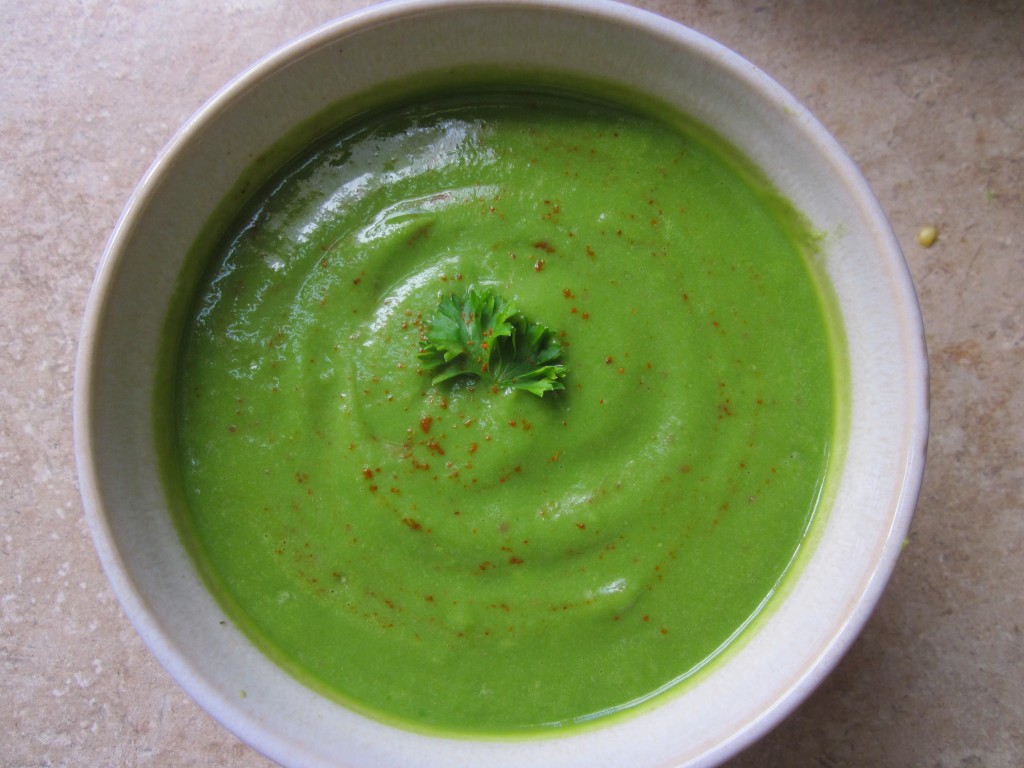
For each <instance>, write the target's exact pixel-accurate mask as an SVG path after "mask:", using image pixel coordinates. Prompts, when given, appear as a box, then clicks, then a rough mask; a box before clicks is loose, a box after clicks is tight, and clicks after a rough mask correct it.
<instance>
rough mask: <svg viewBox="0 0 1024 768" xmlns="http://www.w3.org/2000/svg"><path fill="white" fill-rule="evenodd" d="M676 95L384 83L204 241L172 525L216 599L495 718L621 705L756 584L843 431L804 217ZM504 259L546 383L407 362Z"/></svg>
mask: <svg viewBox="0 0 1024 768" xmlns="http://www.w3.org/2000/svg"><path fill="white" fill-rule="evenodd" d="M746 168H747V166H746V164H745V163H744V162H743V161H742V160H741V159H739V158H737V157H735V156H734V155H733V154H732V153H731V150H729V149H728V148H727V147H725V146H724V145H720V144H716V143H715V142H714V141H711V140H709V139H708V138H707V137H706V136H705V135H704V134H703V133H699V132H693V131H688V130H686V129H685V126H684V125H683V124H682V122H681V121H670V120H660V119H654V118H651V117H649V116H644V115H641V114H635V113H633V112H630V111H626V110H618V109H616V108H613V107H610V106H608V105H604V104H598V103H595V102H592V101H587V100H584V99H576V98H571V97H568V96H556V95H545V94H541V93H532V94H531V93H512V92H495V93H493V94H491V95H489V96H488V95H481V94H465V95H463V96H462V97H452V98H447V99H438V100H433V101H431V102H430V103H428V104H422V105H419V106H414V107H406V108H403V109H399V110H395V111H383V112H375V113H373V114H371V115H369V116H365V117H363V118H361V119H359V120H358V121H356V122H353V123H350V124H348V125H347V126H346V127H345V128H344V129H343V130H342V131H341V132H339V133H336V134H334V135H332V136H330V137H329V138H328V139H326V140H323V141H322V142H320V143H319V144H318V145H316V146H314V147H312V148H310V149H308V150H307V151H306V152H305V153H303V154H302V155H301V156H300V157H299V158H298V159H296V160H294V161H293V162H292V163H291V164H290V165H289V166H288V167H287V168H286V169H285V170H284V171H283V172H281V173H279V174H278V176H277V177H275V179H274V180H273V183H272V184H271V185H269V186H268V187H266V189H265V190H264V193H262V194H261V195H258V196H257V197H256V198H255V199H256V201H257V202H256V203H255V204H253V205H251V206H250V208H249V209H247V210H245V211H243V212H242V213H241V214H240V215H239V216H238V218H237V220H236V223H235V224H234V225H233V228H232V229H231V230H230V232H229V235H228V237H227V238H226V239H225V240H224V241H223V242H220V243H213V244H209V245H208V246H203V247H206V248H207V250H208V251H210V252H211V253H212V255H211V267H210V269H209V271H208V273H207V276H206V277H205V278H204V280H203V281H202V283H201V285H200V287H199V289H198V294H197V298H196V299H195V302H194V308H193V311H192V314H191V316H190V317H189V319H188V322H187V324H186V328H185V331H184V334H183V339H182V342H181V349H180V355H179V357H178V361H177V366H178V373H177V379H176V382H177V383H176V395H175V400H176V415H175V420H176V440H177V443H176V452H177V464H178V466H179V468H180V483H181V486H182V487H183V489H184V496H185V499H186V501H187V505H186V506H187V512H186V513H185V514H184V515H183V519H182V521H181V527H182V530H183V533H184V536H185V538H186V540H187V541H188V543H189V546H190V547H191V548H192V549H193V551H194V552H195V555H196V558H197V562H198V563H199V564H200V567H201V569H202V571H203V572H204V574H205V575H206V577H207V578H208V579H209V581H210V583H211V584H212V586H213V588H214V591H215V593H216V594H218V595H219V596H220V598H221V599H222V601H223V603H224V605H225V606H226V607H227V609H228V611H229V613H230V614H231V615H232V616H233V617H234V618H235V620H236V621H237V622H238V623H239V624H240V625H241V626H243V627H244V628H245V629H246V630H247V631H248V632H249V633H250V634H251V636H252V637H253V638H254V639H255V640H256V642H258V643H259V644H260V645H261V647H263V648H264V649H265V650H266V652H267V653H268V654H269V655H270V656H272V657H273V658H274V659H276V660H277V661H278V662H279V663H281V664H282V665H284V666H285V667H286V668H288V669H289V670H291V671H292V672H293V673H294V674H296V675H297V676H298V677H300V678H301V679H303V680H304V681H306V682H307V683H309V684H311V685H313V686H315V687H317V688H318V689H319V690H322V691H324V692H325V693H327V694H328V695H331V696H334V697H336V698H337V699H339V700H341V701H343V702H345V703H346V704H348V705H349V706H351V707H354V708H356V709H357V710H360V711H362V712H365V713H367V714H370V715H371V716H374V717H378V718H383V719H386V720H389V721H392V722H396V723H398V724H401V725H405V726H407V727H412V728H418V729H426V730H434V731H442V732H447V733H465V734H471V733H487V734H503V733H504V734H509V733H515V732H530V731H534V732H536V731H538V730H541V731H542V730H543V729H547V728H550V727H553V726H564V725H569V724H578V723H582V722H584V721H588V720H591V719H594V718H596V717H599V716H604V715H608V714H611V713H615V712H619V711H622V710H625V709H629V708H632V707H635V706H636V705H637V704H639V703H641V702H644V701H646V700H648V699H650V698H651V697H652V696H654V695H655V694H658V693H661V692H664V691H666V690H668V689H671V688H673V687H675V686H677V685H678V684H679V683H681V682H682V681H684V680H685V679H687V678H688V677H691V676H692V675H693V674H694V673H695V672H696V671H697V670H699V669H700V668H702V667H703V666H704V665H706V664H707V663H708V662H709V661H710V660H712V659H713V658H714V657H715V656H716V655H718V654H720V653H721V652H722V651H723V649H725V648H726V647H727V646H728V645H729V644H730V643H731V642H733V641H734V640H735V639H736V638H737V637H738V636H739V635H740V633H741V630H742V629H743V628H744V627H745V626H747V625H748V624H749V623H750V622H751V620H752V619H753V618H754V617H755V616H756V615H757V614H758V613H759V612H760V611H762V610H763V609H764V607H765V605H766V603H768V601H769V598H770V597H771V596H772V595H773V593H774V592H776V591H777V590H778V588H779V586H780V583H781V580H782V578H783V576H784V575H785V574H786V572H787V570H788V569H790V566H791V564H792V563H793V561H794V558H795V557H796V554H797V552H798V550H799V549H800V547H801V543H802V542H803V541H804V540H805V537H806V536H807V534H808V530H809V526H810V524H811V521H812V519H813V518H814V517H815V514H816V511H817V509H818V505H819V497H820V495H821V492H822V488H823V484H824V482H825V478H826V475H827V472H828V471H829V466H830V454H831V452H832V445H833V443H834V439H835V438H834V435H835V432H836V429H837V417H836V409H837V391H838V388H839V385H838V384H837V378H836V374H835V371H836V370H840V369H841V365H840V363H838V362H837V359H836V358H837V357H838V356H837V354H836V353H835V352H834V351H833V349H834V346H835V345H834V344H833V343H832V342H831V339H832V338H833V335H834V324H833V323H832V322H831V321H830V320H829V312H830V310H829V309H828V308H827V302H825V301H823V298H822V294H821V291H820V290H819V285H818V283H817V281H816V279H815V277H814V274H813V269H812V268H811V266H810V260H809V250H810V249H809V243H810V242H811V240H810V238H809V236H808V235H807V233H806V231H805V230H804V229H803V228H802V225H801V223H800V221H799V219H798V217H797V216H796V215H795V214H794V213H793V212H792V210H791V209H790V208H789V207H788V206H787V205H786V204H785V203H784V202H782V201H780V200H779V199H778V197H777V196H776V195H775V194H774V193H772V192H771V190H770V189H768V188H767V187H766V186H765V185H763V184H761V183H760V182H759V180H758V179H757V178H756V175H755V174H752V173H750V172H749V171H748V170H746ZM470 287H475V288H478V289H482V288H492V289H494V290H495V291H496V292H497V293H499V294H501V295H502V296H504V297H506V298H508V299H514V300H515V302H516V304H517V306H518V307H519V308H520V309H521V310H522V312H523V313H524V314H525V315H527V316H528V317H529V318H530V319H531V320H535V321H537V322H541V323H543V324H544V325H546V326H547V327H548V328H550V329H553V330H555V331H556V332H557V334H558V338H559V339H560V341H561V344H562V347H563V350H564V354H563V362H564V364H565V366H566V367H567V369H568V375H567V376H566V378H565V380H564V384H565V390H564V391H562V392H552V393H548V394H546V395H545V396H543V397H537V396H535V395H533V394H531V393H529V392H522V391H510V392H507V391H502V390H498V391H494V390H493V389H492V388H488V387H486V386H480V385H479V384H474V382H473V381H472V380H467V379H456V380H454V381H451V382H445V383H442V384H438V385H436V386H434V385H432V384H431V377H430V375H429V374H428V373H427V372H426V371H424V370H423V369H422V367H421V366H420V364H419V361H418V359H417V353H418V352H419V350H420V348H421V345H422V343H423V338H424V333H425V330H426V328H427V323H428V321H429V318H430V317H431V314H432V313H433V311H434V309H435V308H436V307H437V306H438V303H439V301H440V300H442V299H443V298H444V297H446V296H448V295H450V294H463V293H465V292H466V291H467V290H468V289H469V288H470Z"/></svg>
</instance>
